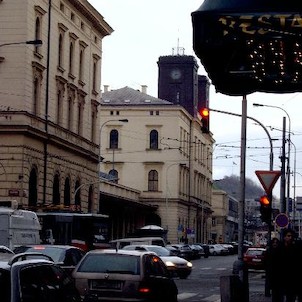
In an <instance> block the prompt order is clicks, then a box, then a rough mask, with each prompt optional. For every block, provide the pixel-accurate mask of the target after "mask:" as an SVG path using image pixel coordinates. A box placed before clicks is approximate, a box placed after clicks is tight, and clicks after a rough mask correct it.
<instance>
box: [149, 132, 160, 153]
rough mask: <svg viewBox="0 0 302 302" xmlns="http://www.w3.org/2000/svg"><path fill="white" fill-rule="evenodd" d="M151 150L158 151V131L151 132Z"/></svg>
mask: <svg viewBox="0 0 302 302" xmlns="http://www.w3.org/2000/svg"><path fill="white" fill-rule="evenodd" d="M150 149H152V150H156V149H158V132H157V130H152V131H151V132H150Z"/></svg>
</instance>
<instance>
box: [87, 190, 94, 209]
mask: <svg viewBox="0 0 302 302" xmlns="http://www.w3.org/2000/svg"><path fill="white" fill-rule="evenodd" d="M92 210H93V186H92V185H91V186H89V193H88V213H92Z"/></svg>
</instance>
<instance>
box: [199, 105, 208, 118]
mask: <svg viewBox="0 0 302 302" xmlns="http://www.w3.org/2000/svg"><path fill="white" fill-rule="evenodd" d="M199 113H200V115H201V118H203V119H204V118H208V117H209V115H210V111H209V109H208V108H202V109H200V110H199Z"/></svg>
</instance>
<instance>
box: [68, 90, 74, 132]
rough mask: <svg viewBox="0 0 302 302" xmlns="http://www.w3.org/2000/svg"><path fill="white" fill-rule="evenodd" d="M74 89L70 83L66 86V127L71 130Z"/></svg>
mask: <svg viewBox="0 0 302 302" xmlns="http://www.w3.org/2000/svg"><path fill="white" fill-rule="evenodd" d="M75 96H76V93H75V90H74V87H73V86H72V85H69V87H68V100H67V102H68V103H67V129H69V130H70V131H72V130H73V129H72V128H73V111H74V108H73V106H74V101H75Z"/></svg>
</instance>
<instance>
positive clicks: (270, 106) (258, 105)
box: [253, 103, 291, 212]
mask: <svg viewBox="0 0 302 302" xmlns="http://www.w3.org/2000/svg"><path fill="white" fill-rule="evenodd" d="M253 106H254V107H269V108H276V109H280V110H282V111H283V112H284V113H285V114H286V116H287V118H288V142H287V143H288V155H287V169H286V170H287V171H286V173H287V200H286V201H287V202H286V204H287V206H288V204H289V198H290V145H291V138H290V134H291V119H290V116H289V114H288V113H287V111H286V110H285V109H283V108H282V107H279V106H273V105H264V104H258V103H253ZM286 204H285V207H284V210H285V212H287V207H286Z"/></svg>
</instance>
